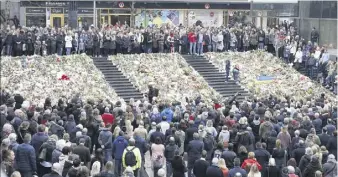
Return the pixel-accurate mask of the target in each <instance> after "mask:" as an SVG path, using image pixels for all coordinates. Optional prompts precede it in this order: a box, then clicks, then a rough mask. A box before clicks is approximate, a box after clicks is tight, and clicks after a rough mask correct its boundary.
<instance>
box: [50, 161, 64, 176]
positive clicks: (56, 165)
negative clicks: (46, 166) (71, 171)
mask: <svg viewBox="0 0 338 177" xmlns="http://www.w3.org/2000/svg"><path fill="white" fill-rule="evenodd" d="M52 171H54V172H56V173H57V174H59V175H62V167H61V164H59V163H53V166H52Z"/></svg>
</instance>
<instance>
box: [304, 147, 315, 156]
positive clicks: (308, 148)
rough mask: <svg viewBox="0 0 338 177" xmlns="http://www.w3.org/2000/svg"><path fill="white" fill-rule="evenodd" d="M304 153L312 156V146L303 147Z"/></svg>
mask: <svg viewBox="0 0 338 177" xmlns="http://www.w3.org/2000/svg"><path fill="white" fill-rule="evenodd" d="M305 154H306V155H309V156H312V155H313V151H312V148H310V147H307V148H306V149H305Z"/></svg>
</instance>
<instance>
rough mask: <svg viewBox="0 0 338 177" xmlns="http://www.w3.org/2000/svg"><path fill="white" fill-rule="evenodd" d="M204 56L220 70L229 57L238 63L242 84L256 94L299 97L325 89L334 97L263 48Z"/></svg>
mask: <svg viewBox="0 0 338 177" xmlns="http://www.w3.org/2000/svg"><path fill="white" fill-rule="evenodd" d="M205 56H206V58H207V59H208V60H209V61H210V62H211V63H213V64H214V65H215V66H216V67H218V68H219V70H220V71H223V70H224V69H225V61H226V60H229V61H230V62H231V65H232V66H235V65H238V66H239V68H240V81H241V84H242V85H243V86H245V87H247V88H248V90H249V91H250V92H251V93H253V94H254V95H256V96H257V97H259V98H265V97H269V96H270V95H273V96H276V97H277V98H280V99H282V98H284V97H285V96H289V97H290V98H293V99H294V100H301V99H305V98H314V97H317V96H320V94H318V93H325V95H327V96H328V97H329V98H330V99H331V100H332V101H334V99H335V96H334V95H333V94H332V93H331V92H329V91H328V90H326V89H325V88H324V87H322V86H321V85H319V84H318V83H315V82H312V81H311V79H310V78H308V77H306V76H304V75H302V74H300V73H299V72H297V71H296V70H295V69H294V68H292V67H291V66H290V65H287V64H285V63H283V62H282V61H281V59H278V58H277V57H274V56H273V55H272V54H269V53H266V52H263V51H253V52H242V53H238V52H229V53H207V54H206V55H205ZM261 77H269V78H273V79H271V80H270V81H269V82H260V81H259V79H258V78H261Z"/></svg>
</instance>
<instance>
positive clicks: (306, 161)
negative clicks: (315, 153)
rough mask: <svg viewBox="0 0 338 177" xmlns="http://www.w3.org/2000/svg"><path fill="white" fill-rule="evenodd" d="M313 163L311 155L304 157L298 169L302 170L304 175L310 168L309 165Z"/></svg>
mask: <svg viewBox="0 0 338 177" xmlns="http://www.w3.org/2000/svg"><path fill="white" fill-rule="evenodd" d="M310 161H311V156H310V155H304V156H303V157H302V158H301V159H300V162H299V165H298V168H299V169H300V171H301V172H302V174H303V173H304V170H305V168H306V167H307V166H308V164H309V163H310Z"/></svg>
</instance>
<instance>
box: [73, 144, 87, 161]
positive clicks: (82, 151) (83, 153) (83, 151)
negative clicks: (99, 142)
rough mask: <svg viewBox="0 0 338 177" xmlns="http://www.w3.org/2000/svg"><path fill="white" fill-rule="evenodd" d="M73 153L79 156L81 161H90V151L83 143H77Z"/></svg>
mask: <svg viewBox="0 0 338 177" xmlns="http://www.w3.org/2000/svg"><path fill="white" fill-rule="evenodd" d="M73 153H74V154H77V155H79V156H80V159H81V162H83V163H84V164H87V163H88V162H90V151H89V148H87V147H86V146H84V145H81V144H80V145H78V146H76V147H75V148H74V149H73Z"/></svg>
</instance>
